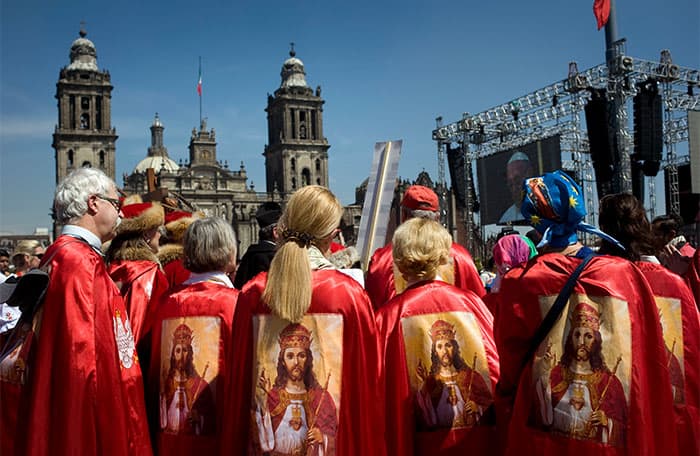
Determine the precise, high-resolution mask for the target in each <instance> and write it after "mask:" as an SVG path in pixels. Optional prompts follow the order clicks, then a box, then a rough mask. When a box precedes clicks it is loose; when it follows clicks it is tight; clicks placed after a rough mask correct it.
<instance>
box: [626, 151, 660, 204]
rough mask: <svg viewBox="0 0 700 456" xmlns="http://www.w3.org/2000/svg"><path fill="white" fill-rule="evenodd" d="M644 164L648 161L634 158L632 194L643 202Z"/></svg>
mask: <svg viewBox="0 0 700 456" xmlns="http://www.w3.org/2000/svg"><path fill="white" fill-rule="evenodd" d="M657 163H658V162H657ZM644 165H646V162H645V163H642V162H639V161H636V160H632V194H633V195H634V196H635V197H637V199H638V200H639V201H641V202H642V203H644ZM657 171H658V169H657Z"/></svg>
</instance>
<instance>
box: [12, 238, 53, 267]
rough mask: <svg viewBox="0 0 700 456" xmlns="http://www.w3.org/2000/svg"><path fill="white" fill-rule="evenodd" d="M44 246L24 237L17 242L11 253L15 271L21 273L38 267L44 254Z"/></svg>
mask: <svg viewBox="0 0 700 456" xmlns="http://www.w3.org/2000/svg"><path fill="white" fill-rule="evenodd" d="M44 250H45V249H44V246H43V245H41V243H40V242H39V241H37V240H34V239H24V240H21V241H19V242H18V243H17V245H16V246H15V251H14V253H13V254H12V264H13V265H14V266H15V272H16V273H17V272H19V273H23V272H25V271H29V270H31V269H35V268H38V267H39V264H40V263H41V258H42V257H43V256H44Z"/></svg>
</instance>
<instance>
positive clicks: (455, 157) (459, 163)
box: [447, 144, 467, 209]
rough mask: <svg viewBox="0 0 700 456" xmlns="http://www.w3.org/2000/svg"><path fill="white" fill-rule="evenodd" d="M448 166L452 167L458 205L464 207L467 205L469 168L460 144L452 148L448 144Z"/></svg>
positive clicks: (451, 178)
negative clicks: (467, 168)
mask: <svg viewBox="0 0 700 456" xmlns="http://www.w3.org/2000/svg"><path fill="white" fill-rule="evenodd" d="M447 166H448V168H450V180H451V181H452V189H453V191H454V194H455V199H456V200H457V205H458V206H459V207H461V208H462V209H464V208H466V207H467V170H466V159H465V154H464V152H462V148H461V147H460V146H457V147H455V148H452V146H451V145H450V144H447Z"/></svg>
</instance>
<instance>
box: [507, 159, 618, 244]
mask: <svg viewBox="0 0 700 456" xmlns="http://www.w3.org/2000/svg"><path fill="white" fill-rule="evenodd" d="M523 186H524V188H523V195H524V197H523V203H522V205H521V206H520V212H521V213H522V214H523V217H525V219H526V220H528V221H529V222H530V224H531V225H532V226H533V227H534V228H535V229H536V230H537V231H538V232H540V233H542V241H541V242H540V243H539V244H538V245H537V247H538V248H540V247H544V246H546V245H550V246H552V247H554V248H562V247H566V246H567V245H570V244H573V243H575V242H576V241H578V236H577V235H576V231H585V232H587V233H591V234H595V235H596V236H599V237H601V238H603V239H605V240H606V241H608V242H610V243H612V244H615V245H616V246H618V247H619V248H621V249H623V250H624V247H623V246H622V244H620V243H619V242H618V241H617V240H616V239H614V238H613V237H612V236H609V235H607V234H605V233H603V232H602V231H600V230H599V229H597V228H596V227H594V226H592V225H589V224H587V223H585V222H584V221H583V217H584V216H585V215H586V208H585V202H584V199H583V192H582V191H581V187H579V185H578V184H577V183H576V182H575V181H574V180H573V179H572V178H571V177H569V176H568V175H567V174H566V173H564V172H562V171H554V172H553V173H546V174H545V175H543V176H538V177H531V178H529V179H525V183H524V184H523Z"/></svg>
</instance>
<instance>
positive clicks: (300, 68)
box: [280, 48, 309, 88]
mask: <svg viewBox="0 0 700 456" xmlns="http://www.w3.org/2000/svg"><path fill="white" fill-rule="evenodd" d="M281 76H282V85H280V87H283V88H289V87H309V86H308V85H307V84H306V71H304V62H302V61H301V60H299V59H298V58H296V52H294V49H293V48H292V50H291V51H289V58H288V59H287V60H285V61H284V63H283V64H282V73H281Z"/></svg>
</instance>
